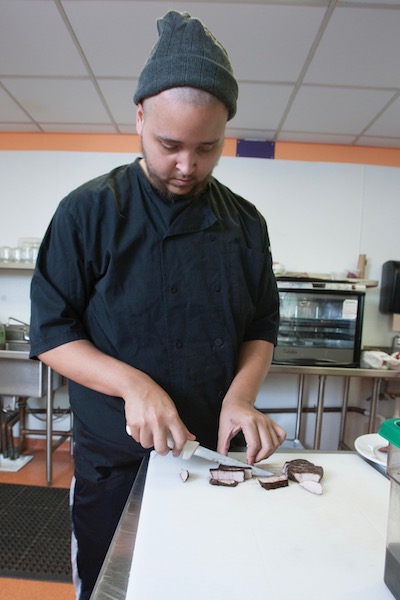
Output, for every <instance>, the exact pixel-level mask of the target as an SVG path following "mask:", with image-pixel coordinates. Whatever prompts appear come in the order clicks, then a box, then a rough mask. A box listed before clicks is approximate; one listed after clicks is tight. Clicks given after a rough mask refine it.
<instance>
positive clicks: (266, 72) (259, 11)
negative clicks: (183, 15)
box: [199, 2, 325, 82]
mask: <svg viewBox="0 0 400 600" xmlns="http://www.w3.org/2000/svg"><path fill="white" fill-rule="evenodd" d="M203 8H204V12H203V11H202V12H201V14H200V15H199V16H200V18H202V17H204V21H205V23H206V24H207V25H208V26H209V28H210V29H211V30H212V31H213V33H214V34H215V35H216V37H217V38H218V39H219V40H220V41H221V43H222V44H223V45H224V46H225V48H226V49H227V50H228V52H229V56H230V59H231V63H232V66H233V69H234V71H235V75H236V77H237V78H238V79H239V80H242V81H268V82H294V81H296V80H297V78H298V76H299V73H300V71H301V69H302V67H303V63H304V61H305V59H306V57H307V55H308V53H309V51H310V48H311V45H312V43H313V40H314V37H315V36H316V34H317V31H318V29H319V26H320V23H321V21H322V18H323V16H324V13H325V8H322V7H321V6H318V7H315V6H286V5H278V4H265V5H253V4H251V5H249V4H247V3H246V2H243V3H242V4H234V5H231V6H230V7H229V17H227V15H228V11H227V9H226V5H223V4H215V5H214V4H212V3H210V4H205V5H204V7H203ZM227 25H228V26H227Z"/></svg>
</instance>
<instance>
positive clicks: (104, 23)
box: [62, 0, 168, 77]
mask: <svg viewBox="0 0 400 600" xmlns="http://www.w3.org/2000/svg"><path fill="white" fill-rule="evenodd" d="M62 5H63V7H64V9H65V12H66V15H67V17H68V19H69V21H70V23H71V25H72V27H73V30H74V32H75V34H76V35H77V36H78V39H79V42H80V45H81V47H82V49H83V52H84V54H85V56H86V58H87V60H88V62H89V64H90V67H91V69H92V71H93V73H94V74H95V75H96V77H112V76H114V77H135V76H136V77H137V76H138V75H139V73H140V71H141V70H142V67H143V65H144V63H145V61H146V60H147V57H148V55H149V53H150V50H151V48H152V46H153V44H155V42H156V41H157V39H158V35H157V25H156V21H157V18H159V17H161V16H162V15H163V14H164V13H165V12H167V10H168V5H166V4H165V3H164V2H136V1H135V2H127V1H126V0H112V1H103V0H80V1H79V2H76V1H75V0H63V2H62Z"/></svg>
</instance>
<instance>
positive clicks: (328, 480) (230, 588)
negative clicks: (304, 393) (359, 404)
mask: <svg viewBox="0 0 400 600" xmlns="http://www.w3.org/2000/svg"><path fill="white" fill-rule="evenodd" d="M234 456H235V457H236V458H243V456H238V455H234ZM294 458H307V459H308V460H310V461H312V462H314V463H315V464H319V465H321V466H322V467H323V468H324V471H325V474H324V478H323V480H322V484H323V495H322V496H316V495H314V494H311V493H310V492H307V491H306V490H304V489H302V488H301V487H300V486H299V485H298V484H297V483H294V482H290V483H289V487H288V488H281V489H277V490H270V491H266V490H264V489H262V488H261V486H260V484H259V483H258V481H257V478H253V479H251V480H249V481H246V482H244V483H241V484H239V485H238V486H237V487H235V488H225V487H215V486H211V485H210V484H209V482H208V481H209V467H210V463H208V462H207V461H204V460H203V459H199V458H196V457H193V458H191V459H190V460H189V461H183V460H181V459H179V458H178V459H177V458H173V457H172V456H171V455H168V456H164V457H163V456H159V455H157V454H154V453H153V454H152V456H151V458H150V463H149V469H148V474H147V478H146V485H145V490H144V496H143V503H142V508H141V513H140V520H139V526H138V532H137V538H136V545H135V550H134V555H133V560H132V568H131V573H130V579H129V584H128V590H127V596H126V598H127V600H214V599H215V600H321V599H322V598H323V600H333V599H335V600H354V599H355V598H360V599H362V600H390V599H392V600H393V596H392V595H391V593H390V592H389V591H388V589H387V588H386V586H385V584H384V582H383V572H384V561H385V548H386V526H387V515H388V505H389V489H390V483H389V480H387V479H386V478H385V477H384V476H383V475H381V474H380V473H378V472H377V471H376V470H375V469H373V468H372V467H371V466H370V465H369V464H367V463H366V462H365V461H364V460H363V459H362V458H360V457H359V456H358V455H353V454H347V453H332V454H329V453H328V454H325V453H320V454H318V453H315V454H314V453H312V454H306V453H303V454H302V453H301V452H299V453H297V452H296V453H295V454H293V453H290V454H289V453H283V452H282V453H277V454H275V455H274V456H273V457H271V458H270V459H269V460H268V461H266V464H267V465H268V469H271V470H274V471H275V470H278V469H280V468H281V466H282V465H283V463H284V462H285V461H286V460H292V459H294ZM212 466H214V465H212ZM181 468H187V469H188V470H189V473H190V477H189V479H188V481H186V482H185V483H183V482H182V480H181V478H180V469H181Z"/></svg>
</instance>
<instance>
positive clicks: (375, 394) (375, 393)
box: [368, 377, 382, 433]
mask: <svg viewBox="0 0 400 600" xmlns="http://www.w3.org/2000/svg"><path fill="white" fill-rule="evenodd" d="M381 382H382V379H381V378H380V377H376V378H375V379H374V384H373V388H372V398H371V410H370V413H369V423H368V433H375V417H376V409H377V406H378V400H379V390H380V389H381Z"/></svg>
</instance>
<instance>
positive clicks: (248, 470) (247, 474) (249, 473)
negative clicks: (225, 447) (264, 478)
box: [218, 464, 253, 479]
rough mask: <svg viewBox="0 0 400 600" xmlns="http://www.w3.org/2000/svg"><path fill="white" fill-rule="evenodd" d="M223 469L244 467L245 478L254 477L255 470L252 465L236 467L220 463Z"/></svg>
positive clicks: (232, 469) (231, 469) (229, 469)
mask: <svg viewBox="0 0 400 600" xmlns="http://www.w3.org/2000/svg"><path fill="white" fill-rule="evenodd" d="M218 468H219V469H220V470H221V471H234V470H235V469H242V470H243V471H244V478H245V479H251V478H252V477H253V471H252V470H251V467H250V466H248V467H235V466H234V465H221V464H220V465H219V467H218Z"/></svg>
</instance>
